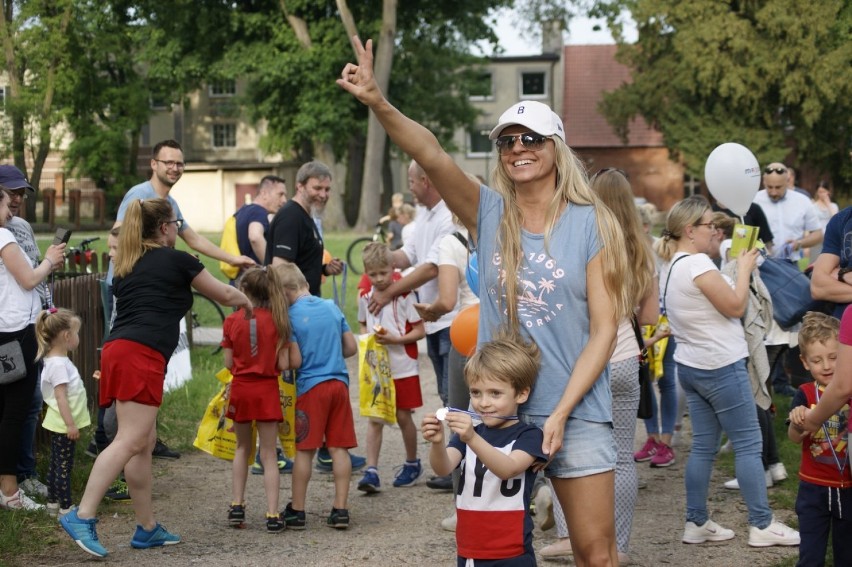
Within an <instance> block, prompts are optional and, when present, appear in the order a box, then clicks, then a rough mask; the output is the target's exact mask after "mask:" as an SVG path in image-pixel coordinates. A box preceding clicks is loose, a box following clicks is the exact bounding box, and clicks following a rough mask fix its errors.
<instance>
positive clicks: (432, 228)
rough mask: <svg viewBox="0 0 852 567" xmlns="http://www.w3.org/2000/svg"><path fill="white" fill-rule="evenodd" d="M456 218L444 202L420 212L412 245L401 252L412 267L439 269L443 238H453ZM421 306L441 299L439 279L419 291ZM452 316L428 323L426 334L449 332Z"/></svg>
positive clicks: (430, 281) (422, 209)
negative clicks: (439, 255)
mask: <svg viewBox="0 0 852 567" xmlns="http://www.w3.org/2000/svg"><path fill="white" fill-rule="evenodd" d="M453 226H454V225H453V216H452V214H451V213H450V210H449V209H448V208H447V204H446V203H445V202H444V201H441V202H439V203H438V204H437V205H435V206H434V207H432V208H431V209H427V208H425V207H422V208H419V209H418V210H417V228H416V229H415V232H414V234H413V235H412V238H411V241H408V240H405V239H403V240H405V243H404V244H403V246H402V251H403V252H405V255H406V256H407V257H408V261H409V262H410V263H411V265H412V266H420V265H422V264H427V263H428V264H435V265H436V266H437V265H438V249H439V244H440V242H441V238H443V236H444V235H445V234H450V233H452V232H453V230H455V229H454V228H453ZM417 295H418V296H419V297H420V302H421V303H432V302H434V301H435V300H436V299H437V298H438V278H432V279H431V280H429V281H428V282H426V283H424V284H423V285H421V286H420V288H419V289H418V290H417ZM449 315H450V314H449V313H448V314H447V315H444V316H443V317H441V318H440V319H438V320H437V321H435V322H434V323H430V322H426V323H425V325H426V334H429V335H431V334H433V333H437V332H438V331H440V330H442V329H446V328H447V327H449V326H450V323H452V322H453V319H452V317H449Z"/></svg>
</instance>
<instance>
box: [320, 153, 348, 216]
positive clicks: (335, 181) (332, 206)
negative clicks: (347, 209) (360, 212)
mask: <svg viewBox="0 0 852 567" xmlns="http://www.w3.org/2000/svg"><path fill="white" fill-rule="evenodd" d="M315 154H316V156H315V159H318V160H319V161H321V162H323V163H324V164H326V165H327V166H328V167H330V168H331V172H332V178H331V195H329V197H328V203H326V205H325V214H324V215H323V217H322V228H323V230H324V231H325V230H343V229H345V228H347V227H348V225H347V224H346V219H345V217H344V216H343V188H344V187H345V185H346V166H345V165H343V164H341V163H339V162H338V160H337V157H336V156H335V155H334V151H333V150H332V149H331V146H330V145H328V144H317V145H316V149H315Z"/></svg>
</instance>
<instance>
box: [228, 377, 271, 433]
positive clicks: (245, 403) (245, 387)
mask: <svg viewBox="0 0 852 567" xmlns="http://www.w3.org/2000/svg"><path fill="white" fill-rule="evenodd" d="M225 416H226V417H229V418H230V419H233V420H234V421H235V422H236V423H251V422H252V421H279V422H280V421H284V413H283V412H282V411H281V399H280V397H279V395H278V377H277V376H272V377H270V376H256V375H254V376H234V380H233V381H232V382H231V393H230V395H229V397H228V410H227V411H226V412H225Z"/></svg>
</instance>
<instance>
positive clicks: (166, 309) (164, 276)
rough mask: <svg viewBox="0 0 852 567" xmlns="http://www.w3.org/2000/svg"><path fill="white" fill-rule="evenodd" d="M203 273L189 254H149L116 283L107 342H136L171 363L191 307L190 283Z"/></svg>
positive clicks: (156, 251)
mask: <svg viewBox="0 0 852 567" xmlns="http://www.w3.org/2000/svg"><path fill="white" fill-rule="evenodd" d="M202 270H204V266H203V265H202V264H201V262H200V261H199V260H198V258H196V257H195V256H192V255H190V254H187V253H186V252H181V251H179V250H175V249H173V248H154V249H153V250H149V251H148V252H146V253H145V254H144V255H143V256H142V258H140V259H139V261H138V262H136V265H135V266H133V270H132V271H131V272H130V273H129V274H127V275H126V276H124V277H120V278H119V277H116V278H115V279H114V280H113V292H114V293H115V297H116V307H115V308H116V313H117V315H116V318H115V324H114V325H113V327H112V330H111V331H110V333H109V337H108V338H107V342H109V341H114V340H116V339H125V340H128V341H134V342H137V343H140V344H143V345H145V346H148V347H151V348H153V349H154V350H156V351H158V352H160V353H162V355H163V357H165V359H166V360H167V361H168V360H169V358H171V356H172V353H173V352H174V351H175V348H177V344H178V337H179V335H180V320H181V319H183V317H184V316H185V315H186V313H187V311H189V310H190V308H191V307H192V287H191V282H192V280H193V279H195V276H197V275H198V274H200V273H201V272H202Z"/></svg>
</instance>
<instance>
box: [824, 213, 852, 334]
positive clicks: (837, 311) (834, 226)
mask: <svg viewBox="0 0 852 567" xmlns="http://www.w3.org/2000/svg"><path fill="white" fill-rule="evenodd" d="M822 253H823V254H834V255H835V256H838V257H839V258H840V267H841V268H848V267H849V266H852V207H846V208H845V209H843V210H842V211H840V212H839V213H837V214H836V215H834V216H833V217H831V220H830V221H828V225H826V227H825V238H824V240H823V241H822ZM847 305H849V304H848V303H838V304H837V305H836V306H835V308H834V316H835V317H837V318H838V319H840V318H841V317H843V311H844V310H846V306H847Z"/></svg>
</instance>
